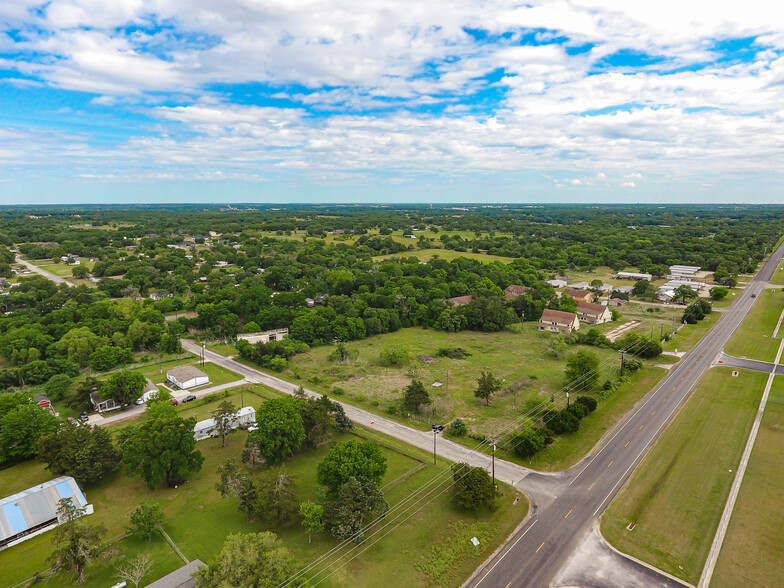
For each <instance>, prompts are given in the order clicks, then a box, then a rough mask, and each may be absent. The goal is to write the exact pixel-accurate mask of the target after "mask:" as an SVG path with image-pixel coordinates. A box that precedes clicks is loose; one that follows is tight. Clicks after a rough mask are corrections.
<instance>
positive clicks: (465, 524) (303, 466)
mask: <svg viewBox="0 0 784 588" xmlns="http://www.w3.org/2000/svg"><path fill="white" fill-rule="evenodd" d="M262 392H263V391H262ZM263 393H264V392H263ZM245 394H246V396H247V395H248V394H252V393H250V392H245ZM270 394H274V393H270ZM265 395H266V393H265ZM234 396H236V395H229V397H230V398H233V397H234ZM257 398H260V396H257ZM220 400H222V398H220V399H216V400H215V401H213V402H212V403H206V404H204V405H201V406H192V407H188V409H187V411H194V412H195V413H198V412H202V415H204V414H209V412H210V411H211V410H213V409H214V408H215V406H217V403H218V402H219V401H220ZM246 404H248V402H246ZM183 414H184V416H188V412H186V411H183ZM112 430H119V429H118V428H117V427H114V428H113V429H112ZM245 436H246V433H244V432H240V431H237V432H235V433H232V434H231V435H229V437H228V440H227V446H226V447H225V448H221V446H220V445H221V443H220V440H219V439H207V440H205V441H202V442H200V443H199V444H198V445H197V448H198V449H199V450H200V451H201V452H202V453H203V454H204V456H205V462H204V466H203V468H202V470H201V471H200V472H198V473H193V474H189V476H188V482H187V483H186V484H184V485H182V486H180V487H179V488H177V489H173V490H169V489H162V488H161V489H157V490H155V491H150V490H148V489H147V487H146V485H145V484H144V483H143V482H142V481H141V480H140V479H138V478H128V477H126V476H124V475H122V474H119V475H116V476H115V477H114V478H113V479H111V480H108V481H107V482H105V483H103V484H101V485H100V486H98V487H92V488H87V489H86V493H87V496H88V498H89V501H90V502H91V503H92V504H94V505H95V509H96V513H95V514H94V515H92V516H90V517H89V518H88V522H89V523H90V524H97V523H104V524H105V525H106V527H107V529H108V536H109V537H113V536H115V535H118V534H120V533H122V532H123V530H124V528H125V526H126V525H127V516H128V513H129V512H131V511H132V510H133V509H134V508H136V506H137V505H138V503H139V502H141V501H143V500H149V499H152V498H155V499H157V500H159V501H160V503H161V504H162V505H163V507H164V512H165V513H166V520H165V522H164V529H165V530H166V531H167V533H168V534H169V535H170V536H171V538H172V540H173V541H174V542H175V544H176V545H177V546H178V548H179V549H180V550H181V551H182V552H183V553H184V554H185V556H186V557H188V558H189V559H195V558H199V559H201V560H203V561H208V560H209V559H210V558H211V557H213V556H214V555H215V554H216V553H217V552H218V551H219V550H220V547H221V545H222V543H223V540H224V538H225V537H226V535H228V534H229V533H233V532H251V531H258V530H262V529H264V530H266V529H270V530H274V531H276V532H277V533H278V534H279V536H280V538H281V539H282V540H283V542H284V543H285V544H286V546H287V547H288V548H289V549H291V550H292V552H293V553H294V555H295V556H296V557H297V558H298V560H299V561H300V562H301V563H302V564H305V563H308V562H309V561H310V560H312V559H315V558H316V557H319V556H320V555H322V554H323V553H324V552H326V551H328V550H329V549H331V548H332V547H333V546H334V545H335V544H336V542H335V541H334V540H333V539H332V538H331V537H329V536H327V535H324V534H318V535H315V536H314V537H313V542H312V543H311V544H308V541H307V533H305V532H304V530H303V529H302V528H301V527H300V525H299V524H298V523H297V522H296V521H294V522H292V524H290V525H289V526H286V527H284V528H282V529H274V528H272V527H270V526H268V525H264V524H262V523H259V522H254V523H247V522H246V521H245V515H244V513H242V512H240V511H239V510H238V509H237V503H236V501H235V500H234V499H225V500H224V499H221V497H220V495H219V494H218V492H217V491H216V490H215V489H214V488H213V484H214V482H215V470H216V468H217V466H218V465H219V464H220V463H222V462H223V461H224V460H225V459H226V458H228V457H233V458H235V459H238V458H239V453H240V450H241V448H242V446H243V444H244V441H245ZM357 437H359V438H372V439H374V440H377V441H379V442H381V443H382V451H383V453H384V455H385V457H386V458H387V463H388V472H387V474H386V476H385V478H384V480H383V481H382V486H383V488H382V489H383V491H384V493H385V496H386V498H387V501H388V502H389V503H390V505H391V506H394V504H395V503H397V502H399V501H400V500H402V499H403V498H405V497H407V496H409V495H410V494H411V493H412V492H414V491H416V490H417V489H418V488H419V487H420V486H421V485H422V484H424V483H426V482H427V481H428V480H430V479H432V477H433V476H436V475H438V474H439V473H440V472H442V471H443V470H444V469H445V468H448V467H449V464H448V463H446V462H442V461H439V463H438V465H436V466H433V465H431V464H432V462H431V461H430V459H429V455H428V454H426V453H424V452H419V451H417V450H415V449H412V448H410V447H407V446H403V445H402V444H400V443H399V442H397V441H395V440H392V439H389V438H386V437H383V436H381V435H379V434H378V433H376V432H370V431H365V430H362V429H360V430H358V431H357V432H356V434H353V433H352V434H345V435H337V436H335V437H334V438H333V442H334V441H339V440H345V439H350V438H357ZM328 450H329V444H327V445H324V446H322V447H320V448H318V449H317V450H313V451H303V452H301V453H299V454H298V455H297V456H296V457H294V458H291V459H289V460H287V462H286V463H285V464H284V466H282V468H281V469H283V470H285V471H286V472H287V473H288V474H289V475H291V476H293V477H294V478H295V483H296V489H297V500H298V501H302V500H305V499H312V498H313V497H314V491H315V487H316V482H315V475H316V465H317V464H318V462H319V461H320V460H321V459H322V458H323V457H324V455H326V453H327V452H328ZM51 477H52V476H51V475H50V474H49V473H48V472H46V471H45V470H44V468H43V466H42V464H39V463H37V462H26V463H23V464H20V465H17V466H14V467H13V468H11V469H8V470H5V471H3V472H2V474H0V493H2V495H8V494H11V493H14V492H17V491H20V490H23V489H25V488H28V487H30V486H33V485H35V484H37V483H41V482H43V481H45V480H48V479H50V478H51ZM515 498H520V500H519V502H518V504H516V505H514V504H513V502H514V499H515ZM498 505H499V506H498V509H497V510H496V511H494V512H482V511H480V512H479V513H478V514H476V515H466V514H463V513H459V512H457V511H456V510H455V509H454V507H453V505H452V504H451V501H450V497H449V493H448V492H447V493H445V494H444V495H442V496H441V497H439V498H437V499H436V500H435V501H434V502H433V503H432V504H430V505H429V506H428V507H427V508H425V509H423V510H422V511H420V512H418V513H415V514H413V516H412V518H411V519H410V520H408V521H406V522H404V523H403V524H402V525H401V526H400V527H399V528H398V529H396V530H394V531H393V532H391V533H390V535H389V536H388V537H385V538H383V539H381V540H380V541H379V543H378V544H377V545H373V546H372V547H370V549H369V550H368V552H367V554H366V555H361V556H360V557H358V558H357V559H355V560H353V561H352V562H351V564H350V565H349V566H347V567H345V568H343V569H342V570H340V571H339V572H338V573H336V574H335V575H334V576H333V577H331V578H329V579H328V580H326V581H325V582H323V584H321V585H323V586H359V585H373V584H375V583H376V581H383V582H384V583H390V582H394V581H398V582H400V581H402V582H405V585H421V584H423V583H424V571H422V570H424V569H427V570H431V569H433V567H434V566H437V567H438V569H440V570H442V576H441V583H442V585H444V586H457V585H459V584H460V583H462V581H463V580H464V579H465V578H466V577H467V576H468V575H469V574H470V573H471V571H473V569H474V568H475V567H476V565H478V564H479V563H480V562H481V561H482V560H483V559H484V558H485V557H486V556H487V555H488V554H489V553H491V552H492V551H493V550H494V549H495V547H497V546H498V545H499V544H500V542H501V541H502V540H503V539H504V538H505V537H506V536H507V535H508V534H509V533H510V532H511V531H512V529H513V528H514V527H515V526H516V525H517V524H518V523H519V522H520V521H521V520H522V518H523V517H524V516H525V514H526V512H527V501H526V500H525V498H524V497H522V495H520V494H518V493H517V492H516V491H515V490H513V489H511V488H508V487H504V486H501V497H500V498H499V502H498ZM433 529H444V530H450V531H451V532H446V533H441V534H440V536H436V537H434V535H433ZM472 536H478V537H480V538H481V539H482V547H480V548H478V549H476V550H475V549H474V548H473V546H470V543H469V542H468V539H470V537H472ZM50 537H51V535H50V534H43V535H40V536H37V537H34V538H32V539H30V540H28V541H26V542H24V543H22V544H20V545H19V546H15V547H14V548H11V549H8V550H5V551H3V552H0V568H1V569H3V570H4V571H7V573H6V572H4V574H3V575H2V578H0V586H9V587H10V586H14V585H16V584H18V583H19V582H22V581H24V580H25V579H26V578H30V577H31V576H32V575H33V574H34V573H35V572H36V571H42V570H44V569H45V568H46V567H47V566H46V563H45V561H46V557H47V554H48V553H49V550H50ZM401 537H405V538H406V540H405V542H404V543H401V541H400V540H401ZM464 543H465V545H464ZM401 545H405V548H401ZM431 546H433V547H435V549H432V550H431ZM468 547H470V549H469V548H468ZM119 549H120V552H121V554H122V556H125V557H131V556H133V555H135V554H136V553H138V552H139V551H143V550H144V551H148V552H149V553H150V555H151V556H152V557H153V560H154V562H155V564H156V567H155V570H154V572H155V573H154V574H151V575H150V576H149V577H148V578H146V580H145V581H147V582H149V581H152V579H154V577H156V576H160V575H164V574H166V573H168V572H170V571H172V570H173V569H176V568H177V567H179V566H180V565H182V562H180V561H179V560H178V558H177V557H176V556H175V555H174V552H173V551H172V550H171V549H169V548H168V546H167V545H166V544H165V543H163V542H162V541H161V542H158V541H157V540H156V541H154V542H153V543H151V544H147V543H146V542H141V543H139V542H137V541H136V540H134V539H125V540H123V541H121V542H120V543H119ZM444 558H447V563H448V564H450V565H447V566H446V567H444V566H443V565H442V564H443V559H444ZM449 558H453V559H454V561H453V560H452V559H449ZM417 566H420V567H417ZM317 569H318V568H317ZM112 574H113V566H112V565H111V564H109V563H106V562H102V563H100V564H98V565H96V566H94V567H91V568H88V571H87V582H86V583H85V585H86V586H96V587H98V586H103V587H105V586H109V585H111V584H112V583H114V580H113V579H112ZM320 577H322V576H320Z"/></svg>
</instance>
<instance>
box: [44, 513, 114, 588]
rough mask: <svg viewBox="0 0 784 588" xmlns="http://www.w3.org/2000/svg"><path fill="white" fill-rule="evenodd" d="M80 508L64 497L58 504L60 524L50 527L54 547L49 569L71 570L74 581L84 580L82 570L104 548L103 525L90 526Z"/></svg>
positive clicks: (104, 532) (104, 533)
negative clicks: (52, 528)
mask: <svg viewBox="0 0 784 588" xmlns="http://www.w3.org/2000/svg"><path fill="white" fill-rule="evenodd" d="M82 515H84V509H83V508H77V507H76V506H74V504H73V502H72V501H71V499H70V498H63V499H61V500H60V502H59V504H58V506H57V518H58V519H59V520H60V525H58V526H57V527H55V529H54V531H52V544H53V545H54V551H53V552H52V555H51V556H50V562H51V563H52V567H51V573H58V572H72V573H75V574H76V582H77V583H79V584H81V583H82V582H84V579H85V578H84V570H85V568H86V567H87V566H88V565H89V564H90V563H92V562H93V561H94V560H95V559H96V558H97V557H99V556H100V555H101V554H102V553H104V552H105V551H106V546H105V545H104V544H103V543H102V538H103V536H104V535H106V529H105V528H104V526H103V525H99V526H91V525H87V524H86V523H85V522H84V520H82V518H81V517H82Z"/></svg>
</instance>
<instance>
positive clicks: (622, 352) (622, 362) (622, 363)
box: [618, 349, 626, 375]
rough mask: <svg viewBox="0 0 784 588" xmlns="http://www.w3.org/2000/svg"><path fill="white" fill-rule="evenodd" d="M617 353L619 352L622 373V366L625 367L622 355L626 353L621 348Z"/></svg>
mask: <svg viewBox="0 0 784 588" xmlns="http://www.w3.org/2000/svg"><path fill="white" fill-rule="evenodd" d="M618 353H620V354H621V375H623V370H624V368H625V367H626V366H625V365H624V356H625V355H626V351H624V350H623V349H621V350H620V351H619V352H618Z"/></svg>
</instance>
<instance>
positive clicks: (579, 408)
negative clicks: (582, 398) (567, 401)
mask: <svg viewBox="0 0 784 588" xmlns="http://www.w3.org/2000/svg"><path fill="white" fill-rule="evenodd" d="M567 410H568V411H569V412H570V413H572V414H573V415H574V416H576V417H577V418H578V419H584V418H585V415H587V414H588V408H587V407H586V406H585V405H584V404H580V403H578V402H575V403H574V404H571V405H569V408H568V409H567Z"/></svg>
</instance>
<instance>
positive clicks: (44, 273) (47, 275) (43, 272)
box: [16, 255, 75, 287]
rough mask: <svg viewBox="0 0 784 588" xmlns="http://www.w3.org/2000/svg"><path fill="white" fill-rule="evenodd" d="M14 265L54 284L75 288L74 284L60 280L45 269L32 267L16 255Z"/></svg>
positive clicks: (63, 279)
mask: <svg viewBox="0 0 784 588" xmlns="http://www.w3.org/2000/svg"><path fill="white" fill-rule="evenodd" d="M16 263H18V264H20V265H23V266H25V267H26V268H27V269H29V270H30V271H31V272H35V273H36V274H40V275H42V276H43V277H45V278H48V279H50V280H52V281H53V282H54V283H56V284H65V285H66V286H71V287H73V286H75V284H72V283H71V282H69V281H68V280H66V279H65V278H61V277H60V276H56V275H54V274H53V273H52V272H48V271H46V270H45V269H41V268H40V267H38V266H37V265H33V264H32V263H30V262H29V261H25V260H24V259H22V258H21V257H19V256H18V255H17V256H16Z"/></svg>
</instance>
